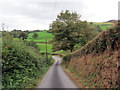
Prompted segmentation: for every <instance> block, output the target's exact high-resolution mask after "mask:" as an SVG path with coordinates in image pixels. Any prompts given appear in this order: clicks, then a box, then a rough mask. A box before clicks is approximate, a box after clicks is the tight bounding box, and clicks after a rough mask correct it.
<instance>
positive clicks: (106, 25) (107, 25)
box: [91, 22, 112, 30]
mask: <svg viewBox="0 0 120 90" xmlns="http://www.w3.org/2000/svg"><path fill="white" fill-rule="evenodd" d="M111 25H112V23H106V22H103V23H102V22H94V23H93V25H91V26H92V27H96V26H100V28H101V29H102V30H105V29H107V28H109V27H110V26H111Z"/></svg>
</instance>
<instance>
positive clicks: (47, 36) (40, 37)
mask: <svg viewBox="0 0 120 90" xmlns="http://www.w3.org/2000/svg"><path fill="white" fill-rule="evenodd" d="M36 33H37V34H38V38H33V37H32V35H33V34H34V33H30V34H29V35H28V39H26V40H27V41H33V42H46V39H47V42H49V41H51V40H52V38H53V35H52V34H51V33H48V32H47V31H41V32H36ZM37 45H38V46H39V48H40V52H41V53H46V44H44V43H37ZM47 51H48V53H52V45H51V44H47Z"/></svg>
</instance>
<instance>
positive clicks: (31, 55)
mask: <svg viewBox="0 0 120 90" xmlns="http://www.w3.org/2000/svg"><path fill="white" fill-rule="evenodd" d="M2 39H3V45H2V85H3V88H8V89H9V88H26V87H28V88H30V87H31V85H32V84H34V82H35V80H36V79H37V78H38V77H40V75H42V74H43V72H45V70H47V68H48V67H49V65H48V64H47V62H46V59H45V57H44V56H43V55H41V54H40V53H39V51H38V50H36V49H35V48H34V47H30V46H28V45H26V44H25V43H24V41H22V40H14V39H13V37H12V36H10V35H9V34H8V33H6V34H3V37H2Z"/></svg>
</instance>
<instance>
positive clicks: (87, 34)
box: [50, 10, 97, 51]
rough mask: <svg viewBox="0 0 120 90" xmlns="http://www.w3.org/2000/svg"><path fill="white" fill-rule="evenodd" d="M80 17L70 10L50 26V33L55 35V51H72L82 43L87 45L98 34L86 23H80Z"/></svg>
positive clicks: (64, 12)
mask: <svg viewBox="0 0 120 90" xmlns="http://www.w3.org/2000/svg"><path fill="white" fill-rule="evenodd" d="M79 19H80V15H78V14H77V13H76V12H70V11H69V10H66V11H62V12H61V13H60V14H59V15H58V16H57V19H56V21H53V23H52V24H51V25H50V31H51V32H52V33H53V34H54V35H55V37H54V39H53V41H54V43H53V49H54V51H58V50H70V51H73V49H74V46H75V45H77V44H79V43H81V45H82V46H83V45H85V44H86V43H87V42H88V41H89V40H91V39H92V38H93V37H94V36H95V35H97V33H96V32H95V31H94V32H93V30H91V29H90V28H89V26H88V24H87V22H86V21H80V20H79Z"/></svg>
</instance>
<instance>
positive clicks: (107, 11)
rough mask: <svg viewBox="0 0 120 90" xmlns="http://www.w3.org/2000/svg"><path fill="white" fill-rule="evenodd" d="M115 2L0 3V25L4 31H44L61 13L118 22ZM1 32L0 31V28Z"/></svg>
mask: <svg viewBox="0 0 120 90" xmlns="http://www.w3.org/2000/svg"><path fill="white" fill-rule="evenodd" d="M118 1H119V0H0V24H1V25H2V23H3V22H4V23H5V29H9V30H11V29H19V30H20V29H21V30H36V29H39V30H44V29H47V30H48V29H49V25H50V24H51V23H52V21H53V20H55V19H56V16H57V15H58V14H59V13H60V12H61V11H62V10H70V11H76V12H77V13H78V14H80V15H81V20H87V21H88V22H104V21H108V20H111V19H118ZM0 29H1V27H0Z"/></svg>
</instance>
